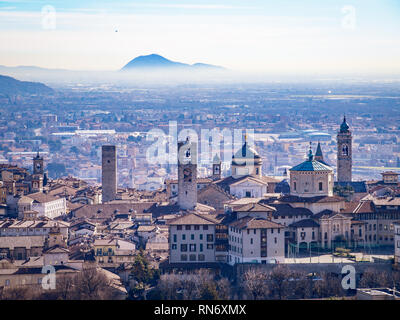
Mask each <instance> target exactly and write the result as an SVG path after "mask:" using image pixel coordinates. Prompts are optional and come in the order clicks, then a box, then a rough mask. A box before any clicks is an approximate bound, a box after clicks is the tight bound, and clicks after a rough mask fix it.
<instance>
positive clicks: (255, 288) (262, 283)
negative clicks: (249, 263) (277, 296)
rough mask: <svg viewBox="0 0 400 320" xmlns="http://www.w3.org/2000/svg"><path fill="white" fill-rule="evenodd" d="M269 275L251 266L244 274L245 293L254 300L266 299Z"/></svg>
mask: <svg viewBox="0 0 400 320" xmlns="http://www.w3.org/2000/svg"><path fill="white" fill-rule="evenodd" d="M267 280H268V275H267V273H266V272H264V271H262V270H259V269H255V268H251V269H249V270H247V271H246V272H245V273H244V275H243V280H242V281H243V289H244V293H245V294H246V295H247V296H248V297H250V298H251V299H253V300H260V299H265V298H266V297H267V296H268V286H267Z"/></svg>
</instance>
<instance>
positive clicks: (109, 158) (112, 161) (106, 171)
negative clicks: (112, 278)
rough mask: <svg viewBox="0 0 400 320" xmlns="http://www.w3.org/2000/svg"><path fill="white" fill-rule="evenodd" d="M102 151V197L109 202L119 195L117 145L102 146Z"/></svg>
mask: <svg viewBox="0 0 400 320" xmlns="http://www.w3.org/2000/svg"><path fill="white" fill-rule="evenodd" d="M101 151H102V154H101V158H102V159H101V183H102V189H103V195H102V197H103V202H108V201H111V200H114V199H115V198H116V195H117V152H116V148H115V146H102V148H101Z"/></svg>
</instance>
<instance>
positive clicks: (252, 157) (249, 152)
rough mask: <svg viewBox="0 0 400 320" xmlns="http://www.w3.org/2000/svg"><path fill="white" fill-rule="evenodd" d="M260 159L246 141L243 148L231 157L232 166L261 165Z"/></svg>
mask: <svg viewBox="0 0 400 320" xmlns="http://www.w3.org/2000/svg"><path fill="white" fill-rule="evenodd" d="M261 161H262V160H261V157H260V155H259V154H258V153H257V151H256V150H254V148H251V147H250V146H249V145H248V143H247V141H245V143H244V144H243V146H242V147H241V148H240V149H239V150H238V151H237V152H236V153H235V154H234V155H233V156H232V164H234V165H238V166H241V165H246V163H249V162H253V163H254V164H261Z"/></svg>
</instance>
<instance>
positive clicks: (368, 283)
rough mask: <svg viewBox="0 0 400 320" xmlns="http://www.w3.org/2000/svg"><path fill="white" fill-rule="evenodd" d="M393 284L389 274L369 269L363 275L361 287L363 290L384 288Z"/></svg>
mask: <svg viewBox="0 0 400 320" xmlns="http://www.w3.org/2000/svg"><path fill="white" fill-rule="evenodd" d="M392 284H393V280H392V279H391V277H390V276H389V274H388V273H387V272H384V271H377V270H374V269H371V268H368V269H367V270H365V272H364V273H363V275H362V277H361V280H360V283H359V286H360V287H361V288H382V287H388V286H391V285H392Z"/></svg>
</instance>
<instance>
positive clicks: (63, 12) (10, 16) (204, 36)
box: [0, 0, 400, 75]
mask: <svg viewBox="0 0 400 320" xmlns="http://www.w3.org/2000/svg"><path fill="white" fill-rule="evenodd" d="M49 6H51V7H49ZM53 8H54V9H55V19H53V18H54V14H53V13H52V9H53ZM0 43H1V46H0V65H7V66H16V65H35V66H40V67H48V68H63V69H75V70H80V69H83V70H115V69H119V68H121V67H122V66H123V65H125V64H126V63H127V62H128V61H129V60H131V59H132V58H134V57H136V56H138V55H143V54H150V53H158V54H161V55H163V56H165V57H166V58H169V59H171V60H175V61H181V62H186V63H194V62H205V63H211V64H216V65H222V66H225V67H227V68H229V69H233V70H245V71H257V72H266V73H291V74H297V73H299V74H300V73H322V74H329V73H336V72H338V73H349V74H351V73H392V74H397V75H398V74H400V1H399V0H356V1H351V0H348V1H341V0H301V1H299V0H292V1H289V0H279V1H276V0H274V1H268V0H264V1H261V0H253V1H252V0H247V1H244V0H243V1H234V0H226V1H218V0H214V1H208V0H197V1H195V0H186V1H179V0H176V1H174V0H171V1H166V0H163V1H161V0H146V1H144V0H143V1H122V0H116V1H104V0H96V1H82V0H79V1H78V0H68V1H61V0H58V1H39V0H9V1H4V0H0Z"/></svg>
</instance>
